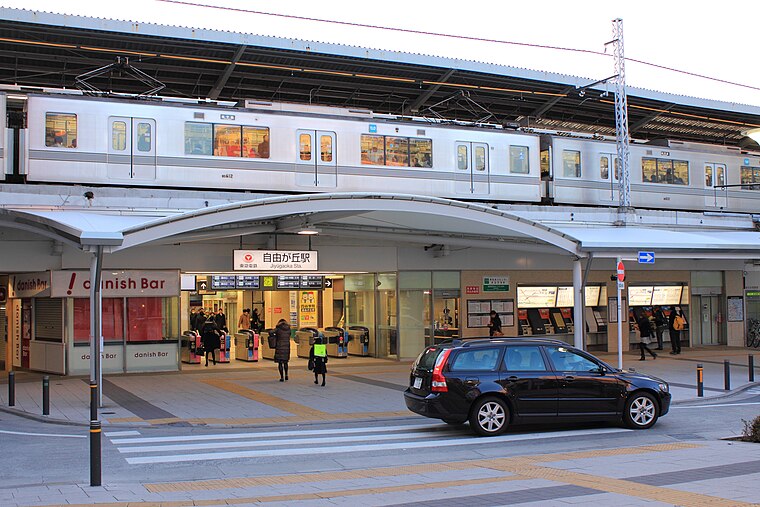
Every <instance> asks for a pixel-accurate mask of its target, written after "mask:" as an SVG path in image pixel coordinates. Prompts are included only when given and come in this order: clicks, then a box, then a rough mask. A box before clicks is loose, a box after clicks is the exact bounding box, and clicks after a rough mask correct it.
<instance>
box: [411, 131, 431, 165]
mask: <svg viewBox="0 0 760 507" xmlns="http://www.w3.org/2000/svg"><path fill="white" fill-rule="evenodd" d="M409 158H410V161H411V166H412V167H428V168H429V167H433V140H432V139H414V138H411V139H409Z"/></svg>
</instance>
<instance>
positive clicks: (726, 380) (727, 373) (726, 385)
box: [723, 360, 731, 391]
mask: <svg viewBox="0 0 760 507" xmlns="http://www.w3.org/2000/svg"><path fill="white" fill-rule="evenodd" d="M723 389H725V390H726V391H730V390H731V363H729V362H728V360H725V361H723Z"/></svg>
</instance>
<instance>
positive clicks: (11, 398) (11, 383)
mask: <svg viewBox="0 0 760 507" xmlns="http://www.w3.org/2000/svg"><path fill="white" fill-rule="evenodd" d="M8 406H9V407H15V406H16V372H13V371H9V372H8Z"/></svg>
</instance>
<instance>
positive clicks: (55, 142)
mask: <svg viewBox="0 0 760 507" xmlns="http://www.w3.org/2000/svg"><path fill="white" fill-rule="evenodd" d="M45 146H52V147H58V148H76V147H77V115H75V114H66V113H47V114H46V115H45Z"/></svg>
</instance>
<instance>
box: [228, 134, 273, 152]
mask: <svg viewBox="0 0 760 507" xmlns="http://www.w3.org/2000/svg"><path fill="white" fill-rule="evenodd" d="M233 156H234V155H233ZM243 157H246V158H269V129H268V128H267V127H243Z"/></svg>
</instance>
